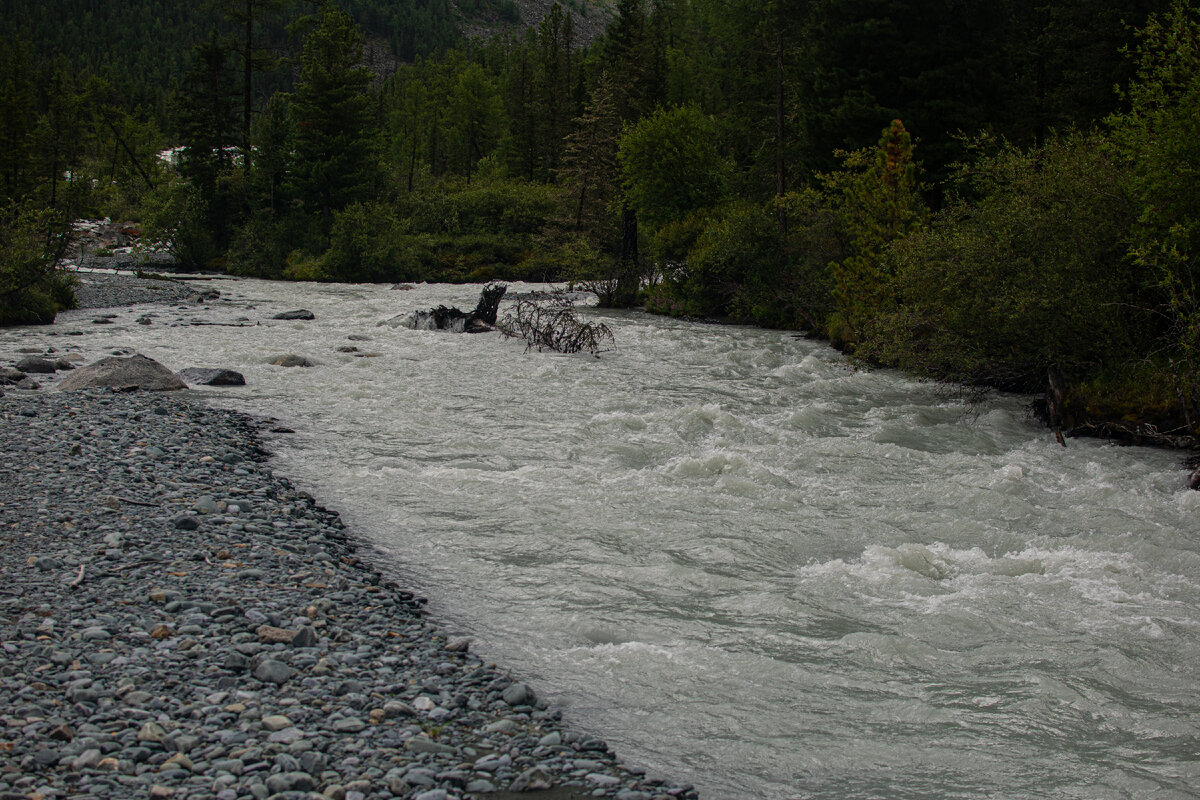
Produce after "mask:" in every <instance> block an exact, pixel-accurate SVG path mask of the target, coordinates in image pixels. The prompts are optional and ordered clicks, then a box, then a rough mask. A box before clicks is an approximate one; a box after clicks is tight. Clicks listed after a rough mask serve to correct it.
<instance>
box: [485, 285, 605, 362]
mask: <svg viewBox="0 0 1200 800" xmlns="http://www.w3.org/2000/svg"><path fill="white" fill-rule="evenodd" d="M499 327H500V330H501V332H502V333H504V335H505V336H512V337H514V338H520V339H524V340H525V341H526V342H527V343H528V344H527V346H526V349H527V350H534V349H536V350H542V351H544V350H553V351H555V352H558V353H591V354H592V355H594V356H597V357H599V355H600V354H601V353H604V352H607V351H609V350H611V349H613V345H614V344H615V340H614V339H613V335H612V331H611V330H609V328H608V326H607V325H605V324H604V323H602V322H599V323H596V322H583V321H581V320H580V319H579V317H578V316H576V314H575V309H574V307H573V304H572V302H571V300H570V299H569V298H567V297H565V296H563V295H561V294H551V295H545V296H541V297H526V298H522V299H520V300H518V301H517V304H516V305H515V306H514V307H513V309H512V310H511V311H510V312H509V313H508V314H506V315H505V316H504V319H503V320H501V322H500V326H499Z"/></svg>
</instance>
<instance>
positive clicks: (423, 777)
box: [0, 389, 697, 800]
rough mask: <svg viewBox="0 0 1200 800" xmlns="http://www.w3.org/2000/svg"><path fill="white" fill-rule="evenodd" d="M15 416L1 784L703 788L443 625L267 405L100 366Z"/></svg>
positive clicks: (591, 790)
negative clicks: (547, 695) (271, 419)
mask: <svg viewBox="0 0 1200 800" xmlns="http://www.w3.org/2000/svg"><path fill="white" fill-rule="evenodd" d="M23 412H28V415H26V413H23ZM0 419H3V421H4V423H3V424H2V425H0V454H2V456H3V457H2V458H0V509H2V513H3V515H4V516H3V519H4V524H5V529H11V530H19V531H20V532H21V535H19V536H16V537H10V538H7V539H5V540H4V558H5V563H6V564H9V565H14V566H13V567H12V568H11V569H9V570H7V571H6V573H5V581H4V582H3V583H0V798H5V797H7V796H8V795H19V796H21V797H24V798H28V797H30V796H32V795H34V794H40V795H42V796H43V797H44V798H46V800H51V798H66V797H73V796H78V797H81V798H83V797H86V798H89V800H118V798H120V799H123V798H128V797H156V798H163V799H164V800H165V798H198V797H215V798H218V800H251V798H254V799H255V800H267V798H268V797H271V796H273V795H279V797H280V800H291V798H293V797H294V798H305V800H308V799H309V798H316V797H323V798H326V800H354V798H356V797H361V798H368V797H369V798H381V800H383V799H385V798H395V800H414V799H415V798H425V800H437V798H445V800H451V799H452V798H453V799H454V800H460V799H461V800H465V799H466V797H467V796H472V797H483V796H486V795H487V794H490V793H493V792H498V791H502V790H507V789H512V790H513V791H518V790H519V791H529V790H534V791H536V790H538V789H539V788H542V789H544V788H559V787H564V788H565V789H566V790H568V791H569V792H571V793H572V794H573V795H574V796H577V797H584V796H588V795H592V794H595V795H596V796H606V797H618V796H620V797H622V800H650V798H655V797H677V798H683V799H684V800H690V799H691V798H695V797H696V796H697V795H696V793H695V791H694V790H692V789H690V787H686V786H682V785H676V784H671V783H666V782H662V781H659V780H656V779H650V778H647V777H646V776H644V775H640V774H638V773H636V772H635V771H631V770H629V769H627V768H625V767H623V766H622V765H621V764H620V763H618V762H617V760H616V758H615V756H613V755H611V754H610V753H608V752H607V748H606V746H605V745H604V743H603V742H602V741H600V740H599V739H596V738H593V737H589V736H584V735H579V734H578V733H574V732H572V731H570V730H569V729H568V728H567V727H565V726H564V725H563V723H562V721H561V716H562V715H561V712H559V711H558V710H556V709H554V708H553V707H552V706H548V705H547V704H545V703H544V701H542V702H539V700H538V697H537V693H536V692H535V690H534V689H533V688H532V687H530V686H529V685H528V684H526V683H523V682H521V681H519V680H514V679H513V677H512V676H511V675H508V674H507V673H505V672H504V670H503V669H501V668H500V667H497V666H495V665H493V664H488V663H485V662H483V661H482V660H481V659H480V658H479V657H478V656H476V655H474V654H473V653H471V652H470V647H469V644H468V641H467V640H466V637H463V636H460V635H457V634H456V635H452V636H451V635H448V634H446V633H445V632H444V631H443V630H442V629H441V628H440V627H439V625H438V624H437V622H436V621H434V620H431V619H430V618H429V617H427V616H426V615H425V613H424V609H423V607H424V600H423V598H420V597H418V596H417V595H416V594H415V593H414V592H411V591H406V590H404V589H403V588H401V587H399V586H397V585H395V584H394V583H392V582H391V581H390V580H389V579H388V578H386V577H385V576H384V575H383V574H381V572H380V571H379V570H377V569H376V568H375V567H374V566H372V565H373V564H374V563H381V562H382V557H381V556H377V555H376V553H375V551H374V550H373V549H372V547H371V545H370V544H368V543H365V542H362V541H359V540H357V539H356V538H355V537H354V535H353V532H352V531H349V530H347V529H346V527H345V526H344V525H343V523H342V522H341V520H340V518H339V517H338V515H337V514H336V513H334V512H332V511H329V510H327V509H325V508H322V507H321V506H319V505H317V504H316V503H315V502H314V501H313V499H312V498H311V497H310V496H309V495H307V494H305V493H304V492H301V491H299V490H298V489H297V488H296V487H295V486H293V485H292V484H291V483H290V482H289V481H287V480H286V479H285V478H283V477H281V476H278V475H276V474H274V473H273V472H271V470H270V469H269V468H268V466H267V464H266V454H265V453H264V451H263V447H262V444H261V442H260V439H259V435H260V431H262V430H264V429H266V428H267V424H266V423H262V422H260V421H258V420H255V419H253V418H250V417H247V416H245V415H241V414H238V413H236V412H232V411H227V410H220V409H213V408H209V407H207V406H205V405H203V404H202V403H200V402H196V401H195V400H194V399H192V400H189V399H187V398H182V397H175V396H171V397H165V398H164V397H162V396H158V397H154V396H151V395H148V394H143V393H122V392H114V391H111V390H107V389H88V390H81V391H75V392H64V393H45V394H36V393H34V394H20V395H19V396H17V393H10V394H9V395H8V396H5V397H3V398H0ZM80 445H82V446H80ZM151 448H153V449H151ZM231 455H232V456H236V458H230V457H229V456H231ZM206 457H208V458H207V460H205V458H206ZM235 465H236V466H235ZM239 473H241V474H239ZM109 500H112V501H113V502H109ZM130 501H136V502H130ZM234 506H236V507H237V513H236V515H234V514H231V513H229V512H230V509H231V508H232V507H234ZM235 519H236V522H237V525H238V527H237V528H236V529H235V528H234V527H233V525H232V524H231V521H232V520H235ZM578 761H587V762H588V763H587V767H588V768H587V770H586V772H585V771H582V770H580V769H579V768H578V767H577V763H576V762H578ZM416 770H420V771H416ZM585 776H586V777H585Z"/></svg>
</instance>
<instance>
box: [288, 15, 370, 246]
mask: <svg viewBox="0 0 1200 800" xmlns="http://www.w3.org/2000/svg"><path fill="white" fill-rule="evenodd" d="M317 22H318V24H317V27H316V28H315V29H314V30H313V31H312V33H310V34H309V35H308V37H307V38H306V39H305V41H304V50H303V53H302V54H301V57H300V79H299V83H298V84H297V86H296V94H295V97H294V99H293V101H292V108H293V114H294V117H295V120H296V129H297V133H296V159H295V164H294V171H293V188H294V190H295V193H296V197H297V199H299V201H300V203H301V205H302V207H303V208H304V210H305V211H306V212H308V213H309V214H311V215H314V216H315V217H316V218H317V225H316V229H317V233H318V234H319V236H320V238H321V239H322V240H323V239H324V238H325V237H326V236H327V235H328V232H329V226H330V223H331V219H332V216H333V213H334V212H335V211H339V210H341V209H342V208H345V207H346V206H347V205H349V204H350V203H353V202H356V201H360V200H364V199H366V198H367V196H368V195H369V192H370V189H371V182H372V177H373V175H372V173H373V169H372V168H373V166H374V164H373V160H372V159H373V147H372V137H371V122H372V117H371V102H370V97H369V95H368V93H367V90H368V87H369V86H370V84H371V72H370V70H368V69H367V68H366V67H361V66H358V65H359V63H360V62H361V61H362V52H363V40H362V34H361V33H360V32H359V30H358V26H357V25H356V24H355V23H354V20H353V19H352V18H351V17H350V15H349V14H347V13H346V12H344V11H342V10H341V9H339V8H337V7H336V6H333V5H332V4H326V5H325V6H324V7H323V8H322V9H321V11H320V12H319V13H318V19H317Z"/></svg>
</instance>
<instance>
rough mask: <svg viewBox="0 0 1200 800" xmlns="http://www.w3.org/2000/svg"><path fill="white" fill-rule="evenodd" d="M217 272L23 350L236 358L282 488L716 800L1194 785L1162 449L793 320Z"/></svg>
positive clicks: (1190, 625) (1163, 792) (231, 364)
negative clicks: (1059, 424)
mask: <svg viewBox="0 0 1200 800" xmlns="http://www.w3.org/2000/svg"><path fill="white" fill-rule="evenodd" d="M212 285H213V286H215V287H217V288H219V289H220V290H221V291H222V292H223V293H224V294H225V296H227V297H229V298H232V299H233V300H234V301H235V302H234V303H233V304H231V305H223V304H220V303H218V304H214V305H213V306H212V308H211V310H208V311H205V310H202V309H200V308H193V309H191V310H188V311H185V312H175V311H166V310H164V309H158V310H157V313H158V315H159V316H158V317H157V318H155V320H154V324H152V325H150V326H140V325H136V324H134V322H133V321H134V319H135V317H136V316H137V315H140V314H142V313H145V312H146V311H147V308H145V307H143V308H139V309H137V310H136V311H134V312H122V314H121V316H120V317H119V319H118V320H117V323H116V324H115V325H108V326H93V325H91V324H90V320H91V318H92V316H94V312H70V313H67V314H63V315H61V316H60V320H59V322H58V323H57V324H56V325H55V326H54V328H55V330H56V331H58V332H60V333H61V332H65V331H67V330H78V331H83V333H84V335H83V336H79V337H74V338H67V337H61V338H59V337H54V338H47V337H46V334H47V332H46V331H38V332H34V333H33V334H28V335H31V336H33V337H36V338H39V339H45V341H48V342H49V343H51V344H53V345H54V346H56V347H58V348H60V349H61V348H62V347H64V346H67V345H71V346H78V347H80V348H82V349H83V350H84V352H85V353H86V354H88V355H89V358H90V357H98V356H100V355H104V354H105V353H106V351H108V350H111V349H113V348H114V347H125V348H129V349H136V350H138V351H140V352H142V353H144V354H146V355H149V356H151V357H153V358H155V359H158V360H159V361H162V362H163V363H165V364H167V365H168V366H170V367H172V368H173V369H181V368H183V367H189V366H206V367H228V368H232V369H236V370H239V371H241V372H243V373H244V374H245V375H246V379H247V381H248V383H249V385H248V386H247V387H245V388H238V389H205V390H195V391H197V393H199V394H203V395H205V396H207V397H210V398H212V401H213V402H216V403H218V404H221V405H228V406H232V407H236V408H241V409H244V410H247V411H251V412H253V413H258V414H265V415H271V416H274V417H277V418H279V419H280V420H281V421H283V422H284V423H285V424H287V425H289V426H291V427H293V428H295V429H296V431H297V433H296V435H295V436H293V437H288V438H283V439H279V440H274V441H273V443H272V447H273V448H274V449H275V450H276V451H277V453H278V456H279V458H278V462H279V463H278V467H279V469H280V470H281V471H282V472H284V473H285V474H288V475H290V476H292V477H293V478H294V479H295V480H297V482H298V483H300V484H301V485H303V486H305V487H306V488H308V489H309V490H310V491H312V492H313V493H314V494H315V495H317V496H318V498H319V499H320V500H322V501H323V502H324V503H325V504H327V505H329V506H330V507H332V508H335V509H337V510H339V511H341V512H342V514H343V516H344V517H345V518H346V519H347V520H348V522H349V523H350V524H351V525H352V526H354V527H355V528H356V529H357V530H358V531H359V532H360V533H362V534H363V535H365V536H367V537H369V538H370V539H371V540H372V541H373V542H374V543H375V544H376V546H377V547H378V548H379V549H380V550H382V551H383V552H385V553H386V554H388V556H389V558H390V559H391V562H392V568H393V569H394V570H395V571H396V572H397V573H398V574H400V575H402V576H403V577H404V578H405V579H406V580H407V581H408V582H410V583H415V584H416V585H417V586H418V587H419V588H421V589H422V590H423V591H424V592H426V593H427V594H428V595H429V596H430V597H431V603H432V606H433V608H434V610H435V614H436V615H437V616H438V617H439V618H441V619H443V620H446V621H448V623H449V624H451V625H452V626H454V627H455V628H456V629H458V630H460V631H462V632H466V633H469V634H470V635H471V636H472V637H473V638H474V641H475V645H474V648H475V649H476V650H477V651H480V652H482V653H484V654H485V655H486V656H487V657H489V658H493V659H494V660H497V661H499V662H500V663H502V664H504V665H506V666H508V667H511V668H512V669H513V670H514V672H516V673H518V674H520V675H522V676H523V677H524V678H526V679H527V680H529V681H530V682H531V683H533V684H534V685H535V686H536V687H537V689H538V690H539V691H540V692H542V693H543V694H546V695H549V696H550V697H551V698H552V699H553V700H554V701H555V702H557V703H559V704H560V705H561V706H562V707H563V708H564V712H565V714H566V715H567V716H568V718H569V719H570V720H572V721H573V722H575V723H576V724H577V725H579V726H580V727H583V728H586V729H587V730H589V731H592V732H595V733H596V734H598V735H600V736H602V737H604V738H605V739H607V740H608V741H609V743H610V744H611V745H613V747H614V748H615V749H616V750H617V751H618V752H619V753H621V754H622V755H623V756H625V757H626V758H627V759H628V760H630V761H632V762H634V763H638V764H641V765H642V766H644V767H646V768H648V769H649V770H650V771H651V772H662V773H667V774H670V775H671V776H672V777H674V778H677V779H681V780H690V781H693V782H694V783H695V784H696V786H697V787H698V788H700V789H701V792H702V795H703V796H704V797H706V798H809V797H811V798H889V799H890V798H897V799H899V798H938V799H939V800H940V799H942V798H956V797H961V798H980V797H995V798H1079V799H1080V800H1085V799H1087V800H1092V799H1106V798H1183V797H1200V666H1198V665H1200V525H1197V518H1198V516H1200V493H1197V492H1189V491H1187V490H1186V489H1185V487H1184V473H1183V472H1182V471H1181V469H1180V466H1179V465H1180V455H1179V454H1177V453H1171V452H1165V451H1156V450H1151V449H1142V448H1123V447H1115V446H1110V445H1106V444H1103V443H1100V442H1097V441H1087V440H1071V441H1070V446H1069V447H1068V448H1066V449H1064V448H1062V447H1060V446H1059V445H1058V444H1057V443H1056V442H1055V441H1054V437H1053V436H1051V435H1050V434H1049V433H1048V432H1047V431H1046V430H1045V429H1043V428H1040V427H1039V426H1037V425H1036V424H1034V423H1033V422H1032V421H1031V420H1030V419H1029V417H1028V415H1027V412H1026V410H1025V405H1026V403H1027V402H1028V398H1022V397H1000V398H995V399H993V400H991V401H988V402H986V403H984V404H983V405H981V406H975V407H967V406H964V405H963V404H961V403H960V402H958V401H957V400H955V399H954V398H953V397H951V396H949V394H948V392H947V390H946V389H944V388H940V387H938V386H935V385H930V384H923V383H919V382H916V381H913V380H910V379H907V378H905V377H903V376H901V375H898V374H896V373H894V372H890V371H857V370H855V369H852V368H851V367H849V366H848V365H847V364H846V363H845V362H844V360H843V359H842V358H841V357H840V356H839V355H838V354H837V353H835V352H834V351H832V350H831V349H829V348H828V347H826V346H825V345H822V344H820V343H815V342H809V341H804V340H802V339H798V338H797V337H795V336H794V335H791V334H788V333H782V332H775V331H762V330H755V329H749V328H738V327H720V326H711V325H700V324H695V323H690V322H682V321H673V320H669V319H663V318H658V317H651V316H646V315H642V314H637V313H604V312H600V311H597V310H594V309H587V310H585V311H584V312H583V313H584V314H586V315H587V316H589V317H592V318H596V319H601V320H602V321H603V322H605V323H606V324H607V325H608V326H609V327H610V328H611V329H612V331H613V334H614V336H615V340H616V349H615V350H614V351H612V352H608V353H605V354H604V355H603V356H602V357H600V358H592V357H589V356H562V355H557V354H549V353H537V352H526V350H525V347H524V344H523V343H522V342H520V341H518V340H512V339H505V338H503V337H501V336H500V335H498V334H483V335H474V336H467V335H461V334H453V333H443V332H432V331H416V330H410V329H407V328H403V327H392V326H390V325H386V324H385V325H379V323H381V322H383V321H385V320H389V319H392V318H393V317H396V316H398V315H401V314H405V313H408V312H411V311H413V310H417V309H428V308H430V307H431V306H436V305H439V304H443V303H444V304H446V305H458V306H459V307H462V308H467V309H469V308H471V307H473V305H474V302H475V299H476V298H477V296H478V291H479V287H477V286H476V287H471V286H468V287H454V286H439V285H430V286H426V285H421V286H418V287H416V289H414V290H412V291H391V290H389V289H388V288H387V287H383V286H377V287H376V286H345V285H342V286H337V285H333V286H313V285H295V284H290V285H289V284H271V283H265V282H255V281H244V282H235V281H216V282H213V284H212ZM526 289H528V287H522V286H519V285H518V286H514V287H513V288H512V289H510V293H515V292H519V291H524V290H526ZM300 307H303V308H307V309H310V310H312V311H313V312H314V313H315V314H316V320H314V321H311V322H277V321H271V320H270V316H271V315H272V314H274V313H276V312H279V311H285V310H289V309H294V308H300ZM503 310H504V307H503V306H502V309H501V311H502V313H503ZM180 314H182V316H184V317H185V318H188V319H190V318H193V317H195V318H197V319H202V320H205V321H209V322H233V321H234V320H236V319H237V318H238V317H245V318H248V319H250V320H253V321H259V320H261V321H262V324H261V325H259V326H254V327H222V326H205V327H182V326H181V327H171V326H170V324H169V323H170V322H171V321H172V320H174V319H175V318H176V317H177V316H178V315H180ZM7 336H10V335H6V337H7ZM350 336H355V337H369V340H355V341H350V340H349V339H348V337H350ZM8 343H10V344H11V343H13V342H12V341H11V338H10V341H9V342H8ZM343 346H356V347H358V348H359V350H360V352H359V353H343V352H339V351H338V348H339V347H343ZM284 353H296V354H299V355H303V356H307V357H308V358H310V359H311V360H313V361H316V362H318V365H317V366H316V367H314V368H311V369H299V368H293V369H286V368H282V367H275V366H269V365H268V364H267V361H268V360H269V359H270V358H271V357H273V356H276V355H281V354H284ZM364 354H367V355H368V357H363V355H364Z"/></svg>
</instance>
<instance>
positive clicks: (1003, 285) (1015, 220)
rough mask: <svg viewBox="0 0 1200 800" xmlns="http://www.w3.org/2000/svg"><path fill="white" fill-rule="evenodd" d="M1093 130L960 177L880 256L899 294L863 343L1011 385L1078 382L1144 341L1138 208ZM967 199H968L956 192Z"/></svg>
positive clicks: (928, 366)
mask: <svg viewBox="0 0 1200 800" xmlns="http://www.w3.org/2000/svg"><path fill="white" fill-rule="evenodd" d="M1115 178H1116V167H1115V166H1114V164H1113V163H1112V161H1111V159H1110V158H1109V157H1108V156H1107V155H1106V153H1105V150H1104V148H1103V147H1101V142H1100V141H1099V139H1098V137H1097V136H1096V135H1084V134H1072V135H1069V136H1064V137H1061V138H1056V139H1053V140H1051V141H1050V142H1049V143H1048V144H1046V145H1045V147H1043V148H1041V149H1037V150H1028V151H1023V150H1018V149H1016V148H1014V147H1011V146H1007V145H1003V146H1000V147H999V148H998V149H997V150H996V152H994V154H992V155H989V156H986V157H982V158H980V159H979V160H977V161H976V162H974V163H973V164H971V165H970V166H969V167H967V168H964V169H963V170H962V171H961V172H960V174H959V175H958V176H957V180H958V188H959V199H957V200H953V201H951V202H950V203H949V204H948V206H947V207H946V209H945V210H944V211H942V212H941V213H940V214H938V215H937V216H936V217H935V219H934V220H933V222H932V224H931V225H930V226H928V227H927V228H925V229H922V230H920V231H917V232H914V233H911V234H909V235H908V236H907V237H906V238H904V239H901V240H898V241H896V242H894V243H893V244H892V246H891V247H890V248H888V250H887V251H886V252H885V253H884V258H885V259H886V262H885V265H884V269H885V270H886V271H888V272H889V273H890V274H891V275H892V276H893V278H892V279H891V285H892V290H893V298H894V305H893V306H892V307H891V308H890V309H885V310H883V311H882V312H881V313H878V314H876V315H875V316H874V317H873V319H872V320H871V321H870V322H869V323H868V324H867V325H865V326H864V329H863V332H862V339H861V341H860V344H859V349H858V351H857V352H858V354H859V355H860V356H862V357H865V358H867V359H870V360H872V361H876V362H879V363H884V364H889V365H894V366H898V367H901V368H904V369H907V370H910V371H913V372H916V373H918V374H922V375H927V376H930V377H934V378H938V379H944V380H955V381H963V382H968V383H975V384H988V385H993V386H1001V387H1006V388H1013V389H1034V388H1040V387H1042V386H1043V385H1044V381H1045V375H1046V369H1047V367H1048V366H1050V365H1057V366H1059V367H1060V368H1061V369H1062V370H1063V371H1064V372H1065V373H1066V374H1067V375H1068V377H1069V378H1074V379H1077V380H1078V379H1086V378H1090V377H1092V376H1095V375H1097V374H1100V373H1101V372H1102V371H1103V370H1104V369H1105V368H1106V367H1112V366H1115V365H1117V364H1119V363H1123V362H1125V361H1127V360H1128V359H1130V358H1132V357H1134V356H1135V354H1137V353H1138V352H1139V350H1141V351H1143V352H1144V348H1145V346H1146V344H1145V342H1143V341H1140V339H1141V338H1143V335H1144V332H1145V331H1146V329H1147V324H1146V322H1147V313H1146V312H1145V311H1144V310H1143V309H1142V308H1141V305H1142V302H1141V295H1140V288H1141V287H1140V283H1139V280H1138V278H1137V276H1136V274H1135V272H1134V270H1133V268H1132V266H1131V263H1130V261H1129V260H1128V259H1127V258H1126V246H1125V238H1126V235H1127V231H1128V230H1129V222H1130V219H1131V214H1132V207H1131V204H1130V201H1129V198H1128V197H1127V196H1126V195H1125V194H1124V193H1123V192H1122V191H1121V190H1120V188H1119V186H1120V181H1118V180H1116V179H1115ZM967 197H969V198H971V199H969V200H968V199H964V198H967Z"/></svg>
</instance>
